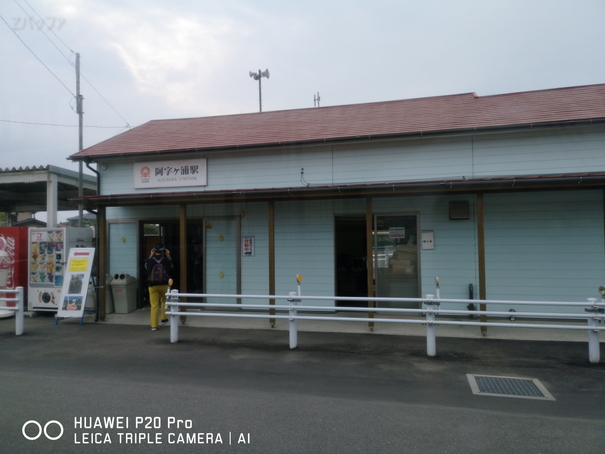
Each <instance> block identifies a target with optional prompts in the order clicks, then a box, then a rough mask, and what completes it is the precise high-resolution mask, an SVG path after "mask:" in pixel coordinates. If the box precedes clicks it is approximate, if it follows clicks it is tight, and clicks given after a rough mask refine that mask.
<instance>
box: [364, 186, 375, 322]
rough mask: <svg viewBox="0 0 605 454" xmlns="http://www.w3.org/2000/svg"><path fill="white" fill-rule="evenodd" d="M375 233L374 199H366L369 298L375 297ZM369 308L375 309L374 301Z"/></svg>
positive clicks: (369, 313) (369, 315)
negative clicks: (373, 239) (373, 242)
mask: <svg viewBox="0 0 605 454" xmlns="http://www.w3.org/2000/svg"><path fill="white" fill-rule="evenodd" d="M373 231H374V215H373V212H372V199H371V198H370V197H368V198H367V199H366V268H367V270H368V298H372V297H373V296H374V247H373V246H374V245H373V244H372V232H373ZM368 307H369V308H374V307H376V304H375V302H374V301H368ZM368 318H374V312H373V311H372V312H368ZM368 326H369V328H370V329H371V330H373V329H374V322H368Z"/></svg>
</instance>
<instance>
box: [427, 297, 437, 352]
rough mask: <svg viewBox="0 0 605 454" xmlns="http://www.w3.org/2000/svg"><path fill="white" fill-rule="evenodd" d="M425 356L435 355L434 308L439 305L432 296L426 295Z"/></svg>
mask: <svg viewBox="0 0 605 454" xmlns="http://www.w3.org/2000/svg"><path fill="white" fill-rule="evenodd" d="M424 304H426V308H427V311H426V354H427V356H435V355H436V354H437V339H436V337H437V336H436V328H435V312H433V311H434V309H435V306H437V308H438V307H439V305H440V304H441V303H439V302H438V301H435V296H434V295H426V300H425V301H424Z"/></svg>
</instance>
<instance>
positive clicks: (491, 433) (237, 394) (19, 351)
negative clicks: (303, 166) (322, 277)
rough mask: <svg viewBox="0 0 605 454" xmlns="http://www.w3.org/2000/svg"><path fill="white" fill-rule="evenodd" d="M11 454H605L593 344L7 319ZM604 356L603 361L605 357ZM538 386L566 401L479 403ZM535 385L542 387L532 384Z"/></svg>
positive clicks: (4, 433)
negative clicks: (433, 340) (490, 391)
mask: <svg viewBox="0 0 605 454" xmlns="http://www.w3.org/2000/svg"><path fill="white" fill-rule="evenodd" d="M0 346H1V349H2V351H1V354H0V358H1V359H0V380H1V385H0V453H11V454H13V453H40V454H45V453H59V452H60V453H81V452H86V453H199V452H209V453H223V452H235V453H353V452H360V453H465V454H468V453H482V454H485V453H490V454H491V453H494V454H498V453H507V454H508V453H526V454H533V453H561V454H563V453H565V454H567V453H572V452H573V453H580V454H581V453H587V454H588V453H595V454H597V453H598V454H602V453H604V452H605V365H603V364H590V363H589V361H588V346H587V343H586V342H580V341H558V340H556V339H555V340H527V339H524V340H513V339H494V338H481V337H479V338H464V337H438V339H437V356H435V357H427V356H426V340H425V338H424V337H421V336H416V335H393V334H389V335H386V334H381V333H380V332H379V331H378V332H377V331H375V332H365V333H361V332H317V331H302V332H300V333H299V347H298V348H297V349H295V350H291V349H290V348H289V347H288V335H287V332H284V331H283V330H280V329H268V328H265V329H259V328H258V327H256V329H251V328H245V327H241V326H240V327H239V328H238V329H233V328H225V327H200V326H188V325H185V326H181V327H180V341H179V342H178V343H174V344H171V343H170V341H169V328H168V327H160V329H159V330H158V331H155V332H152V331H150V329H149V326H147V325H144V324H120V323H112V322H94V321H92V320H91V319H87V321H86V322H85V323H84V324H83V325H81V326H80V325H79V323H78V321H77V320H65V321H61V322H60V323H59V324H58V325H55V324H54V318H53V317H51V316H48V315H43V316H38V317H32V318H28V319H26V321H25V333H24V334H23V335H22V336H15V334H14V320H13V319H0ZM601 352H602V353H601V356H602V357H603V358H604V359H605V356H603V348H602V349H601ZM468 374H473V375H474V374H476V375H481V376H498V377H505V378H506V379H507V380H508V379H513V380H514V379H519V378H522V379H528V380H529V379H536V380H539V382H540V383H541V385H543V386H544V388H545V389H546V390H547V391H548V393H550V394H551V395H552V397H553V398H554V400H546V399H534V398H519V397H509V395H499V396H491V395H481V394H474V393H473V390H472V388H471V386H470V383H469V378H468ZM523 381H524V382H525V381H527V380H523Z"/></svg>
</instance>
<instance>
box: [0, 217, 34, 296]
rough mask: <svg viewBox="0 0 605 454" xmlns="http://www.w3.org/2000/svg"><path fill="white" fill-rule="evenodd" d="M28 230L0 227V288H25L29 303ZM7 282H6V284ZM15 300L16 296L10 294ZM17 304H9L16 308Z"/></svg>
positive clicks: (25, 228)
mask: <svg viewBox="0 0 605 454" xmlns="http://www.w3.org/2000/svg"><path fill="white" fill-rule="evenodd" d="M28 230H29V229H28V228H27V227H0V287H5V288H16V287H19V286H21V287H23V289H24V292H25V294H24V298H25V301H27V282H28V281H27V265H28V263H29V260H28V251H27V248H28V238H29V237H28ZM5 280H6V282H5ZM7 296H8V297H9V298H14V297H15V295H14V294H8V295H7ZM14 305H15V303H7V306H14Z"/></svg>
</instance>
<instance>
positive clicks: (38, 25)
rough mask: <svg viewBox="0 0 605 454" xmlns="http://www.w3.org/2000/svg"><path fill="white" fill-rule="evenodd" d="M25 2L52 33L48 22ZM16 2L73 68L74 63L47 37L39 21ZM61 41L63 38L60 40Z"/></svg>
mask: <svg viewBox="0 0 605 454" xmlns="http://www.w3.org/2000/svg"><path fill="white" fill-rule="evenodd" d="M23 1H25V3H26V4H27V6H29V7H30V8H31V9H32V11H33V12H34V13H36V15H37V16H38V17H39V18H40V21H41V22H42V24H44V25H46V27H47V28H48V29H49V30H50V31H51V32H52V30H51V28H50V27H49V26H48V25H47V24H46V22H44V19H42V17H41V16H40V15H39V14H38V12H37V11H36V10H35V9H33V8H32V7H31V5H30V4H29V3H27V1H26V0H23ZM14 2H15V3H16V4H17V6H18V7H19V8H21V10H22V11H23V12H24V13H25V15H26V16H27V17H29V19H30V21H32V22H33V23H34V24H36V27H38V29H39V30H40V31H41V32H42V34H43V35H44V36H45V37H46V39H47V40H48V41H50V43H51V44H52V45H53V46H55V48H56V49H57V50H58V51H59V53H60V54H61V55H63V57H64V58H65V60H67V62H68V63H69V64H70V65H71V66H73V64H72V62H71V61H70V60H69V58H68V57H67V55H65V54H64V53H63V52H61V49H59V48H58V47H57V45H56V44H55V43H54V41H53V40H52V39H50V38H49V37H48V35H47V34H46V33H45V32H44V30H43V29H42V27H40V24H38V22H37V21H35V20H34V19H33V17H31V16H30V15H29V13H28V12H27V11H25V9H24V8H23V7H22V6H21V5H20V4H19V2H17V0H14ZM53 34H54V35H55V36H57V34H56V33H55V32H53ZM57 38H59V37H58V36H57ZM59 41H61V38H59ZM61 42H62V43H63V41H61ZM63 45H65V47H67V45H66V44H65V43H63ZM67 48H68V49H69V47H67ZM69 50H70V51H72V52H73V50H71V49H69Z"/></svg>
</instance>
